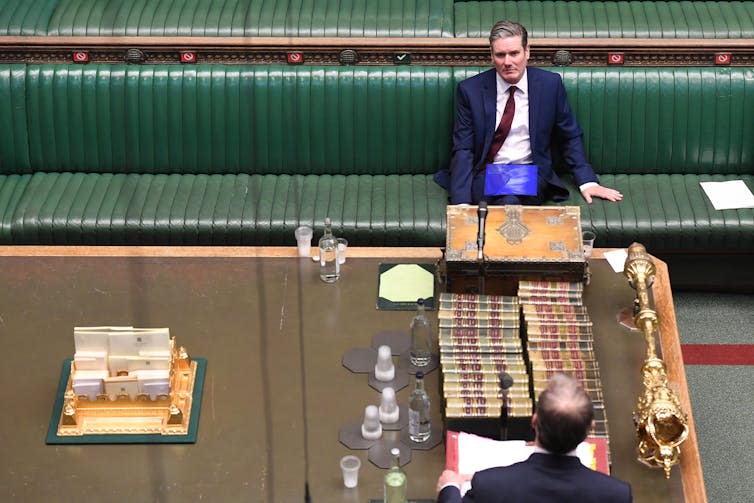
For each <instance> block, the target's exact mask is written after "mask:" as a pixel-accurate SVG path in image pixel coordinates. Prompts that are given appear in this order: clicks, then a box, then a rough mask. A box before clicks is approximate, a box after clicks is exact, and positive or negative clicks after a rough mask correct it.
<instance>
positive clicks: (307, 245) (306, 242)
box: [293, 225, 314, 257]
mask: <svg viewBox="0 0 754 503" xmlns="http://www.w3.org/2000/svg"><path fill="white" fill-rule="evenodd" d="M293 235H294V236H296V244H297V245H298V256H299V257H308V256H310V255H311V254H312V236H313V235H314V231H313V230H312V228H311V227H309V226H308V225H302V226H301V227H297V228H296V230H295V231H293Z"/></svg>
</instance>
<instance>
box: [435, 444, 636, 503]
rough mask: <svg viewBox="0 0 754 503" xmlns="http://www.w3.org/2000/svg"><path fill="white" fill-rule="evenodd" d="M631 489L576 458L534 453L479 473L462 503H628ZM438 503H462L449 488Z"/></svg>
mask: <svg viewBox="0 0 754 503" xmlns="http://www.w3.org/2000/svg"><path fill="white" fill-rule="evenodd" d="M630 501H632V495H631V486H630V485H628V484H627V483H625V482H623V481H621V480H618V479H616V478H613V477H609V476H607V475H605V474H604V473H600V472H596V471H594V470H591V469H589V468H587V467H586V466H584V465H583V464H581V461H579V459H578V458H577V457H575V456H556V455H553V454H543V453H534V454H532V455H531V456H530V457H529V459H527V460H526V461H522V462H521V463H516V464H514V465H511V466H505V467H497V468H490V469H488V470H483V471H480V472H477V473H476V474H475V475H474V478H473V479H472V480H471V489H469V491H468V492H467V493H466V494H465V495H464V497H463V503H503V502H512V503H516V502H522V503H524V502H525V503H539V502H542V503H545V502H547V503H552V502H557V503H571V502H572V503H591V502H594V503H629V502H630ZM437 502H438V503H461V493H460V491H459V490H458V488H456V487H452V486H449V487H446V488H445V489H443V490H442V491H441V492H440V495H439V496H438V498H437Z"/></svg>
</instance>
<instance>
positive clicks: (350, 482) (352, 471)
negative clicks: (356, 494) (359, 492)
mask: <svg viewBox="0 0 754 503" xmlns="http://www.w3.org/2000/svg"><path fill="white" fill-rule="evenodd" d="M359 468H361V460H360V459H359V458H357V457H356V456H351V455H348V456H343V457H342V458H341V459H340V470H341V471H342V472H343V485H344V486H346V487H348V488H351V487H356V486H357V485H359Z"/></svg>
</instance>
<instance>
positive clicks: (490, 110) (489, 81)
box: [482, 68, 497, 157]
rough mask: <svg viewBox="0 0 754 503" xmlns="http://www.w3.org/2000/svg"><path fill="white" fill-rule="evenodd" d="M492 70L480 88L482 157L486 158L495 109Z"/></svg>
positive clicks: (492, 134) (495, 99)
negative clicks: (482, 132) (482, 105)
mask: <svg viewBox="0 0 754 503" xmlns="http://www.w3.org/2000/svg"><path fill="white" fill-rule="evenodd" d="M496 75H497V74H496V72H495V69H494V68H493V69H492V70H490V71H489V72H487V74H486V75H485V79H484V86H483V88H482V102H483V104H484V131H485V133H484V149H483V154H482V157H486V156H487V151H488V150H489V149H490V146H491V145H492V137H493V136H494V135H495V128H496V127H497V124H495V109H496V108H497V77H496Z"/></svg>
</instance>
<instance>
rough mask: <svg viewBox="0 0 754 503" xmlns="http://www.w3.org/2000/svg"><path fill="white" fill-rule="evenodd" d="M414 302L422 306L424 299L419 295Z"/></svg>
mask: <svg viewBox="0 0 754 503" xmlns="http://www.w3.org/2000/svg"><path fill="white" fill-rule="evenodd" d="M416 303H417V304H419V305H420V306H423V305H424V299H423V298H421V297H419V298H418V299H416Z"/></svg>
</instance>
